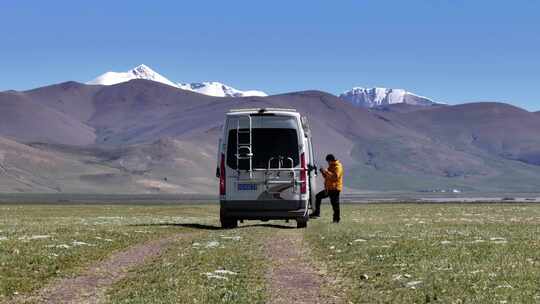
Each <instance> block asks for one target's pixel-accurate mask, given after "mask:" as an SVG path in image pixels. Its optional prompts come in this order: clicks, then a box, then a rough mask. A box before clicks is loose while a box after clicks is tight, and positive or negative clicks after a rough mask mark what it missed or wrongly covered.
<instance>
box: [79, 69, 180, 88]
mask: <svg viewBox="0 0 540 304" xmlns="http://www.w3.org/2000/svg"><path fill="white" fill-rule="evenodd" d="M133 79H147V80H152V81H156V82H161V83H164V84H166V85H170V86H172V87H176V86H177V85H176V84H175V83H174V82H172V81H170V80H169V79H167V78H165V77H163V76H162V75H160V74H159V73H157V72H155V71H154V70H152V69H151V68H149V67H148V66H146V65H144V64H141V65H139V66H137V67H135V68H133V69H131V70H129V71H127V72H107V73H105V74H103V75H100V76H98V77H96V78H95V79H93V80H90V81H89V82H87V84H103V85H113V84H117V83H122V82H126V81H130V80H133Z"/></svg>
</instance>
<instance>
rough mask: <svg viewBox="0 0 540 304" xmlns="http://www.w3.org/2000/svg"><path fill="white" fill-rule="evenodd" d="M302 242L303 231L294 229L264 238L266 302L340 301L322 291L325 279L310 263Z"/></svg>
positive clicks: (301, 303) (279, 303) (275, 303)
mask: <svg viewBox="0 0 540 304" xmlns="http://www.w3.org/2000/svg"><path fill="white" fill-rule="evenodd" d="M303 242H304V241H303V239H302V230H296V229H294V230H282V231H280V232H278V233H277V234H275V235H274V236H273V237H272V238H269V239H268V240H267V241H266V245H265V252H266V255H267V257H268V259H269V260H270V271H269V273H268V274H267V281H268V285H269V286H268V288H269V295H268V297H269V303H272V304H284V303H299V304H303V303H306V304H307V303H341V301H340V299H339V298H335V297H330V296H329V295H325V294H324V293H323V291H322V290H321V287H322V286H324V285H325V284H326V283H327V280H326V279H325V278H324V277H323V276H321V275H320V274H319V273H318V272H317V270H316V268H315V267H314V265H312V264H311V263H310V262H309V259H308V258H307V254H308V253H309V252H308V249H307V247H306V246H305V244H303Z"/></svg>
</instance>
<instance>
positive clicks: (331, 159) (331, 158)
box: [326, 154, 336, 161]
mask: <svg viewBox="0 0 540 304" xmlns="http://www.w3.org/2000/svg"><path fill="white" fill-rule="evenodd" d="M334 160H336V158H335V157H334V155H332V154H328V155H326V161H334Z"/></svg>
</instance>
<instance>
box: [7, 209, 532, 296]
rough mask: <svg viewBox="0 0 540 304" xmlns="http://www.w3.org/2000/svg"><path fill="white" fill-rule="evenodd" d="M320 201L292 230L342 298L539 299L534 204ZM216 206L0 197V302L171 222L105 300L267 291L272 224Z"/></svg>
mask: <svg viewBox="0 0 540 304" xmlns="http://www.w3.org/2000/svg"><path fill="white" fill-rule="evenodd" d="M324 206H325V208H324V209H323V214H324V217H323V218H320V219H318V220H314V221H310V222H309V225H308V228H307V229H306V230H303V233H304V236H305V238H306V241H307V244H308V245H309V247H310V248H311V255H310V260H313V261H314V262H315V263H317V264H319V265H318V266H320V267H319V268H320V269H325V271H326V273H328V274H332V281H334V282H339V283H338V284H337V285H338V286H339V287H338V288H337V289H338V292H339V293H340V295H344V298H345V299H346V303H347V302H351V303H428V302H429V303H505V301H506V303H538V302H540V287H538V282H540V228H539V227H540V226H539V224H540V205H533V204H531V205H517V204H484V205H455V204H454V205H413V204H398V205H389V204H384V205H382V204H370V205H344V206H343V207H342V209H343V211H342V212H343V221H342V223H340V224H338V225H334V224H331V223H330V219H331V210H330V208H328V205H324ZM218 209H219V208H218V206H216V205H190V206H187V205H177V206H126V205H118V206H96V205H69V206H53V205H48V206H47V205H43V206H35V205H2V206H0V302H2V301H9V299H10V297H12V296H13V294H15V293H20V294H29V293H31V292H32V291H33V290H35V289H37V288H40V287H42V286H43V285H44V284H46V283H47V282H49V281H51V280H53V279H55V278H57V277H65V276H71V275H75V274H77V273H79V272H81V271H82V270H84V269H85V268H86V267H88V265H90V264H92V263H94V262H95V261H97V260H100V259H103V258H104V257H106V256H108V255H110V254H111V253H112V252H114V251H117V250H122V249H123V248H126V247H128V246H130V245H132V244H135V243H140V242H144V241H145V240H148V239H156V238H159V237H162V236H166V235H170V234H176V233H186V235H185V237H184V238H181V239H179V240H178V241H175V242H174V243H173V244H172V245H171V246H170V247H169V248H168V249H167V250H166V251H165V252H164V254H163V255H162V256H160V257H159V258H157V259H156V260H154V261H150V262H149V263H147V264H146V265H143V266H141V267H138V268H135V269H132V270H131V271H130V273H129V276H128V277H126V278H125V279H123V280H121V281H120V282H117V283H116V284H114V285H113V286H111V289H110V290H109V291H108V299H109V302H111V303H215V302H220V303H264V302H266V301H267V300H268V299H269V298H270V297H271V296H272V295H270V294H268V288H267V287H268V282H265V276H264V275H265V273H266V271H267V269H268V265H269V263H270V261H268V260H267V259H265V257H264V254H263V252H262V244H263V242H265V241H266V240H269V239H270V240H271V238H272V237H276V236H275V231H276V230H275V228H273V227H271V226H253V225H251V224H253V223H257V222H247V223H246V224H244V225H243V226H241V227H240V228H238V229H233V230H216V229H213V228H212V227H217V226H218V225H219V220H218V214H219V210H218ZM182 223H184V224H186V223H190V224H200V226H199V227H190V226H189V225H179V224H182ZM281 223H283V222H281ZM291 225H293V223H291ZM197 228H198V229H197ZM212 242H217V244H216V243H212ZM213 245H216V246H213ZM216 270H218V272H215V271H216ZM220 270H227V271H231V272H233V273H234V274H231V273H228V272H225V273H221V274H220V273H219V271H220ZM216 275H217V276H221V277H216ZM334 276H336V277H337V278H336V280H334V278H333V277H334ZM324 288H327V287H326V286H325V287H324ZM327 289H328V290H332V291H334V292H335V288H334V287H332V288H327Z"/></svg>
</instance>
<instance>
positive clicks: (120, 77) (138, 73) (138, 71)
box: [87, 64, 268, 97]
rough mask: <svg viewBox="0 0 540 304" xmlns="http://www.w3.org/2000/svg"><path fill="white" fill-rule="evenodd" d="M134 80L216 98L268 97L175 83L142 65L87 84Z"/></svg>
mask: <svg viewBox="0 0 540 304" xmlns="http://www.w3.org/2000/svg"><path fill="white" fill-rule="evenodd" d="M132 79H146V80H152V81H156V82H161V83H164V84H166V85H170V86H172V87H176V88H179V89H182V90H189V91H193V92H197V93H200V94H204V95H210V96H216V97H247V96H268V95H267V94H266V93H265V92H263V91H256V90H248V91H241V90H238V89H235V88H233V87H231V86H228V85H225V84H223V83H220V82H215V81H210V82H194V83H174V82H172V81H170V80H169V79H167V78H165V77H164V76H162V75H160V74H159V73H157V72H155V71H154V70H152V69H151V68H149V67H148V66H146V65H144V64H141V65H139V66H137V67H135V68H133V69H131V70H129V71H127V72H107V73H105V74H103V75H100V76H98V77H96V78H95V79H93V80H91V81H89V82H87V84H101V85H113V84H118V83H122V82H127V81H130V80H132Z"/></svg>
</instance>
